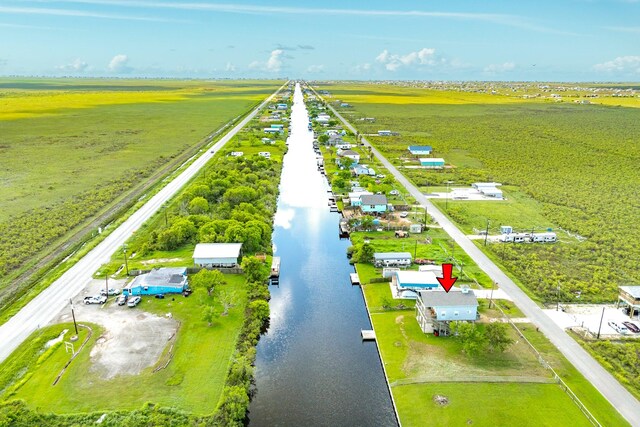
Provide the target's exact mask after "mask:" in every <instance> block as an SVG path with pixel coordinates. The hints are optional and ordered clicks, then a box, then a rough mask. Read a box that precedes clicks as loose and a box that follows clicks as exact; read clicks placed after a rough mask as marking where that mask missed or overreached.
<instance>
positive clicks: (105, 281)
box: [104, 270, 109, 298]
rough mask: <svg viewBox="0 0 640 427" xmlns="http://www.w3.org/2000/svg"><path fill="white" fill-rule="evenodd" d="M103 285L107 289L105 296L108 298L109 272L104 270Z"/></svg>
mask: <svg viewBox="0 0 640 427" xmlns="http://www.w3.org/2000/svg"><path fill="white" fill-rule="evenodd" d="M104 287H105V290H106V291H107V293H106V294H105V296H106V297H107V298H109V273H108V272H107V271H106V270H105V272H104Z"/></svg>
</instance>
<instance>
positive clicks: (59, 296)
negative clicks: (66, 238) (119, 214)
mask: <svg viewBox="0 0 640 427" xmlns="http://www.w3.org/2000/svg"><path fill="white" fill-rule="evenodd" d="M286 84H287V83H285V84H284V85H283V86H282V87H280V88H279V89H278V90H277V91H276V92H275V93H273V94H272V95H271V96H269V97H268V98H267V99H266V100H264V101H263V102H262V103H261V104H260V105H258V106H257V107H256V108H255V109H254V110H252V111H251V113H249V115H247V117H245V118H244V119H243V120H242V121H241V122H240V123H238V124H237V125H236V126H235V127H234V128H233V129H231V130H230V131H229V133H227V134H226V135H225V136H224V137H223V138H222V139H220V141H218V142H217V143H216V144H215V145H214V146H213V147H209V148H207V149H206V150H204V153H203V154H202V155H200V157H198V158H197V159H196V160H195V161H194V162H193V163H192V164H191V165H189V166H188V167H187V168H186V169H185V170H184V171H183V172H182V173H180V174H179V175H178V176H177V177H176V178H175V179H173V180H172V181H171V182H170V183H169V184H167V185H166V186H165V187H164V188H163V189H162V190H160V191H159V192H158V193H157V194H156V195H154V196H153V197H152V198H151V199H150V200H149V201H148V202H147V203H145V204H144V205H143V206H142V207H141V208H140V209H138V210H137V211H136V212H135V213H134V214H133V215H131V216H130V217H129V218H128V219H127V220H126V221H125V222H124V223H122V225H120V226H119V227H118V228H117V229H115V230H114V231H113V232H112V233H111V234H110V235H109V236H107V238H105V239H104V240H103V241H102V242H100V243H99V244H98V245H97V246H96V247H95V248H94V249H92V250H91V251H90V252H89V253H87V255H85V256H84V257H83V258H82V259H81V260H80V261H78V262H77V263H76V264H75V265H74V266H73V267H71V268H70V269H69V270H67V271H66V272H65V273H64V274H63V275H62V276H60V278H59V279H58V280H56V281H55V282H53V283H52V284H51V286H49V287H48V288H47V289H45V290H44V291H42V292H41V293H40V294H39V295H38V296H37V297H36V298H34V299H33V300H31V301H30V302H29V303H28V304H27V305H26V306H25V307H24V308H22V310H20V311H19V312H18V313H17V314H16V315H14V316H13V317H12V318H11V319H9V321H7V322H6V323H5V324H3V325H2V326H0V362H2V361H3V360H4V359H6V358H7V357H8V356H9V355H10V354H11V352H12V351H13V350H15V348H16V347H18V346H19V345H20V343H22V341H24V340H25V339H26V338H27V337H28V336H29V335H30V334H31V333H32V332H33V331H35V330H36V329H38V328H39V327H40V326H44V325H46V324H48V323H49V322H50V321H52V320H53V319H54V317H55V316H56V315H57V314H58V313H59V312H60V311H61V310H62V309H63V308H64V307H65V306H67V305H68V304H69V299H70V298H73V297H75V296H76V295H77V294H78V293H79V292H80V291H81V290H82V289H83V288H84V287H85V286H86V285H87V284H88V283H89V282H90V281H91V276H92V275H93V273H94V272H96V271H97V270H98V268H100V266H101V265H102V264H104V263H105V262H107V261H109V259H110V258H111V255H112V254H113V253H114V252H115V251H116V250H118V249H119V248H120V247H121V246H122V245H123V244H124V242H125V241H126V240H127V239H128V238H129V237H130V236H131V235H132V234H133V233H134V232H135V231H136V230H137V229H138V228H139V227H140V226H141V225H142V224H144V222H145V221H146V220H147V219H149V218H150V217H151V215H153V214H154V213H155V212H156V211H157V210H158V209H159V208H160V207H161V206H162V205H163V204H164V203H165V202H167V201H168V200H169V199H171V197H173V196H174V195H175V194H176V192H177V191H178V190H179V189H180V188H181V187H182V186H184V185H185V184H186V183H187V182H189V180H191V179H192V178H193V177H194V176H195V175H196V174H197V173H198V171H199V170H200V168H202V167H203V166H204V165H205V164H206V163H207V162H208V161H209V160H210V159H211V158H212V157H213V156H214V154H213V153H212V151H215V152H217V151H218V150H219V149H220V148H222V147H223V146H224V145H225V144H226V143H227V142H228V141H229V140H230V139H231V138H233V136H234V135H235V134H236V133H237V132H238V131H239V130H240V129H242V128H243V127H244V126H245V125H246V124H247V123H248V122H249V121H250V120H251V119H252V118H254V117H255V116H256V114H257V113H258V112H259V111H260V110H261V109H262V108H263V107H264V106H265V105H267V103H269V102H270V101H271V99H273V97H274V96H275V95H276V94H277V93H278V92H279V91H280V90H281V89H282V88H283V87H285V85H286ZM168 125H169V126H170V124H168Z"/></svg>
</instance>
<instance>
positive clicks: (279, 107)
mask: <svg viewBox="0 0 640 427" xmlns="http://www.w3.org/2000/svg"><path fill="white" fill-rule="evenodd" d="M287 108H289V106H288V105H287V104H278V105H276V109H278V110H286V109H287Z"/></svg>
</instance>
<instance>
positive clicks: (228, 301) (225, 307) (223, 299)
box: [218, 288, 236, 316]
mask: <svg viewBox="0 0 640 427" xmlns="http://www.w3.org/2000/svg"><path fill="white" fill-rule="evenodd" d="M218 289H219V288H218ZM218 301H220V304H222V313H220V315H221V316H226V315H227V314H229V309H230V308H232V307H233V306H234V305H235V302H236V294H235V292H232V291H230V290H228V289H219V290H218Z"/></svg>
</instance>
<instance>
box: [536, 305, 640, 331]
mask: <svg viewBox="0 0 640 427" xmlns="http://www.w3.org/2000/svg"><path fill="white" fill-rule="evenodd" d="M561 307H562V308H564V311H562V310H560V311H556V310H555V308H553V309H547V310H543V311H544V312H545V313H546V314H547V315H548V316H549V317H550V318H551V319H552V320H553V321H554V322H555V323H556V324H557V325H558V326H560V327H561V328H563V329H566V328H571V327H578V328H586V329H588V330H589V332H591V333H592V334H597V333H598V327H599V326H600V318H601V317H602V308H603V307H604V309H605V310H604V318H603V319H602V329H601V331H600V337H604V338H620V337H621V336H622V335H620V334H618V333H617V332H616V331H615V330H614V329H613V328H612V327H611V326H609V325H608V324H607V322H608V321H609V320H613V321H614V322H616V323H618V324H621V323H622V322H628V321H630V319H629V316H628V315H626V314H624V313H623V312H622V310H621V309H619V308H616V307H615V305H597V304H562V305H561ZM631 321H632V322H633V323H635V324H636V325H638V326H640V321H638V317H637V316H636V317H634V318H633V320H631ZM624 336H625V337H627V338H640V334H634V333H631V332H630V333H628V334H625V335H624Z"/></svg>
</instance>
